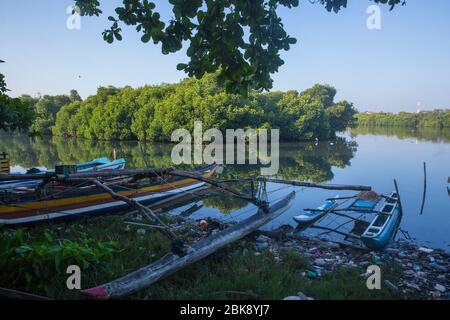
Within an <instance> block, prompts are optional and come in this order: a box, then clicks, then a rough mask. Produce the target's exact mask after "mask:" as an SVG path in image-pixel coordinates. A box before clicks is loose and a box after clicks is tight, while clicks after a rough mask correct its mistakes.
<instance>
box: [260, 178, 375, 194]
mask: <svg viewBox="0 0 450 320" xmlns="http://www.w3.org/2000/svg"><path fill="white" fill-rule="evenodd" d="M258 181H266V182H273V183H282V184H290V185H293V186H298V187H308V188H320V189H328V190H354V191H371V190H372V187H370V186H359V185H341V184H317V183H312V182H304V181H295V180H282V179H272V178H266V177H258Z"/></svg>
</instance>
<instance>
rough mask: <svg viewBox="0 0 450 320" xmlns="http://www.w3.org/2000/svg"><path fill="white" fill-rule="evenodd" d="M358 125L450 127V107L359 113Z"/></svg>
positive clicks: (357, 117) (357, 116)
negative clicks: (428, 109) (415, 111)
mask: <svg viewBox="0 0 450 320" xmlns="http://www.w3.org/2000/svg"><path fill="white" fill-rule="evenodd" d="M355 117H356V119H357V124H358V126H366V127H367V126H371V127H405V128H435V129H444V128H445V129H448V128H450V109H447V110H433V111H421V112H418V113H412V112H399V113H397V114H393V113H384V112H379V113H359V114H357V115H356V116H355Z"/></svg>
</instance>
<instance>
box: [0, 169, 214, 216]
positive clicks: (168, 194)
mask: <svg viewBox="0 0 450 320" xmlns="http://www.w3.org/2000/svg"><path fill="white" fill-rule="evenodd" d="M217 168H218V165H217V164H213V165H210V166H207V167H204V168H202V169H199V170H198V171H196V172H195V175H198V176H199V177H201V178H208V177H210V176H211V175H213V174H214V172H215V171H216V169H217ZM117 172H120V171H115V173H117ZM85 174H86V175H93V173H92V172H90V173H78V174H76V175H78V176H79V175H85ZM96 174H98V175H105V176H108V175H109V173H107V172H104V171H99V172H98V173H96ZM204 185H205V182H203V181H199V180H196V179H192V178H189V177H186V178H185V177H177V178H175V179H170V180H169V181H156V182H155V181H152V182H149V183H142V184H137V185H136V186H134V187H131V186H128V185H127V184H122V183H120V180H119V182H117V181H116V180H113V182H112V183H111V184H109V185H108V186H109V187H110V188H111V189H112V190H113V191H114V192H116V193H117V194H119V195H121V196H125V197H127V198H129V199H131V200H133V201H136V202H139V203H141V204H145V205H155V204H161V203H162V202H163V201H169V200H172V199H175V198H176V197H179V196H181V195H183V194H184V193H186V192H188V191H191V190H194V189H197V188H199V187H202V186H204ZM64 188H65V187H64V186H62V191H61V192H54V194H55V195H52V196H50V197H46V198H40V197H36V196H35V195H33V194H31V195H29V196H28V195H27V194H24V195H23V198H21V199H20V200H19V201H15V200H11V202H8V201H7V196H5V197H3V199H2V205H0V224H7V225H13V224H24V223H32V222H38V221H45V220H51V219H57V218H69V217H78V216H84V215H94V214H101V213H105V212H108V213H110V212H114V211H118V210H122V209H125V208H127V207H128V204H127V203H126V202H123V201H120V200H117V199H114V198H112V197H111V195H110V194H109V193H108V192H105V190H102V189H99V188H97V187H96V186H95V185H90V186H84V187H79V188H74V190H73V191H70V192H64Z"/></svg>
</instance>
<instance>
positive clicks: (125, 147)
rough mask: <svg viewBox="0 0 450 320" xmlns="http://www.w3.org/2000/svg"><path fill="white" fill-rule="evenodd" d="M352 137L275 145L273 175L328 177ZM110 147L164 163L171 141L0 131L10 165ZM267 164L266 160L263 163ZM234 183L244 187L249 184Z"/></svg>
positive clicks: (84, 157) (107, 152) (86, 155)
mask: <svg viewBox="0 0 450 320" xmlns="http://www.w3.org/2000/svg"><path fill="white" fill-rule="evenodd" d="M356 148H357V146H356V143H355V142H354V141H348V140H345V139H344V138H339V139H337V140H336V141H333V142H332V143H331V142H325V141H324V142H319V143H314V142H302V143H300V142H298V143H283V144H281V145H280V158H279V172H278V177H280V178H284V179H295V180H309V181H313V182H326V181H329V180H331V179H333V171H332V167H333V166H334V167H339V168H344V167H346V166H348V165H350V160H351V159H352V158H353V156H354V153H355V152H356ZM113 150H115V151H116V155H117V157H119V158H122V157H123V158H125V159H126V161H127V168H144V167H149V166H150V167H170V166H172V165H173V163H172V160H171V150H172V145H168V144H149V143H139V142H136V141H132V142H124V141H93V140H84V139H64V138H60V137H53V138H40V137H35V138H31V137H28V136H26V135H0V151H5V152H7V153H9V155H10V158H11V164H12V165H19V166H22V167H24V168H31V167H37V166H41V167H47V168H52V167H54V165H55V164H56V163H58V162H64V163H79V162H84V161H89V160H92V159H94V158H98V157H104V156H107V157H112V154H113ZM261 167H262V165H226V166H225V170H224V171H223V173H222V174H221V175H220V178H223V179H229V178H244V177H257V176H259V175H260V169H261ZM265 167H267V166H265ZM234 187H236V188H238V189H242V191H243V192H244V191H245V192H249V188H250V185H249V184H247V183H237V184H235V185H234ZM205 205H206V206H209V207H215V208H217V209H220V210H221V211H223V212H231V211H233V210H236V209H239V208H242V207H244V206H245V205H246V202H245V201H241V200H238V199H236V198H234V197H232V196H230V195H220V196H217V197H213V198H210V199H207V200H205Z"/></svg>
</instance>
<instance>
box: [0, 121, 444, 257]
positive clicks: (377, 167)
mask: <svg viewBox="0 0 450 320" xmlns="http://www.w3.org/2000/svg"><path fill="white" fill-rule="evenodd" d="M171 148H172V147H171V146H170V145H159V144H148V143H147V144H146V143H138V142H105V141H89V140H82V139H78V140H76V139H61V138H56V137H54V138H35V139H32V138H29V137H28V136H25V135H4V134H3V135H0V152H2V151H5V152H7V153H9V154H10V158H11V164H12V166H13V171H17V172H19V171H24V170H25V169H27V168H31V167H40V168H50V167H53V166H54V165H55V163H57V162H64V163H77V162H84V161H88V160H91V159H93V158H96V157H101V156H110V157H111V156H112V152H113V150H114V149H115V150H116V154H117V156H118V157H123V158H125V159H126V160H127V168H139V167H141V168H142V167H146V166H154V167H167V166H171V165H172V163H171V159H170V152H171ZM423 162H426V164H427V193H426V200H425V207H424V211H423V214H422V215H420V207H421V203H422V194H423ZM259 169H260V167H259V166H251V165H239V166H238V165H227V166H225V169H224V171H223V173H222V175H223V176H225V177H248V176H253V177H256V176H258V175H259ZM278 175H279V177H280V178H284V179H297V180H310V181H314V182H321V183H342V184H361V185H371V186H372V187H373V189H374V190H375V191H377V192H379V193H383V194H387V193H389V192H390V191H392V190H393V179H394V178H395V179H397V181H398V183H399V188H400V194H401V197H402V203H403V207H404V217H403V220H402V224H401V229H402V230H405V231H407V232H408V233H409V235H410V236H411V237H412V238H413V240H414V241H415V242H416V243H418V244H421V245H425V246H433V247H440V248H443V249H445V250H447V251H448V250H450V191H448V189H447V187H449V188H450V184H448V179H449V176H450V132H436V131H411V130H407V129H386V128H376V129H367V128H358V129H354V130H352V131H351V132H346V133H343V134H342V135H341V137H340V138H339V139H338V140H336V141H333V142H329V141H327V142H325V141H324V142H319V143H317V144H316V143H283V144H281V146H280V170H279V174H278ZM241 186H242V184H241ZM267 190H268V198H269V200H276V199H279V198H280V197H282V196H283V195H284V194H286V193H287V192H289V191H291V190H294V188H293V187H291V186H281V185H275V184H268V186H267ZM295 190H296V191H297V196H296V199H295V202H294V205H293V206H292V207H291V208H290V209H289V210H288V211H287V212H285V213H284V214H283V215H282V216H280V217H279V218H278V219H276V220H274V221H273V222H271V223H270V224H269V225H266V226H265V227H264V228H265V229H272V228H275V227H277V226H279V225H281V224H286V223H289V224H291V225H293V226H295V223H294V221H293V220H292V217H293V216H295V215H298V214H300V213H301V212H302V209H303V208H313V207H317V206H318V205H320V204H321V203H322V202H323V200H324V199H325V198H328V197H334V196H336V195H339V196H346V195H351V194H354V192H348V191H344V192H340V191H339V192H337V191H328V190H321V189H301V188H295ZM193 203H195V201H194V202H191V203H186V204H185V205H184V206H182V207H179V208H177V209H174V210H173V212H174V213H177V212H181V211H183V210H185V209H186V208H189V207H191V206H192V205H193ZM198 203H199V204H200V203H201V204H203V207H202V208H201V209H200V210H198V211H196V212H194V213H193V214H192V217H193V218H200V217H205V216H213V217H217V218H221V219H224V220H235V221H239V220H241V219H243V218H245V217H247V216H249V215H251V214H252V213H254V212H255V208H254V206H252V205H249V204H247V203H245V202H244V201H241V200H236V199H234V198H232V197H231V196H229V195H223V196H215V197H211V198H207V199H203V200H201V201H200V200H199V201H198ZM341 222H342V220H339V219H335V218H334V217H331V216H330V217H328V218H326V219H323V221H321V222H320V223H321V224H323V225H325V226H329V227H335V226H337V225H339V224H340V223H341ZM350 227H351V225H348V228H350ZM348 228H347V231H348V230H349V229H348ZM305 232H306V233H315V234H318V233H322V232H323V231H317V230H316V231H314V230H307V231H305ZM322 236H324V235H322ZM325 236H326V235H325ZM398 236H399V237H404V235H403V234H401V233H399V235H398Z"/></svg>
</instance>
